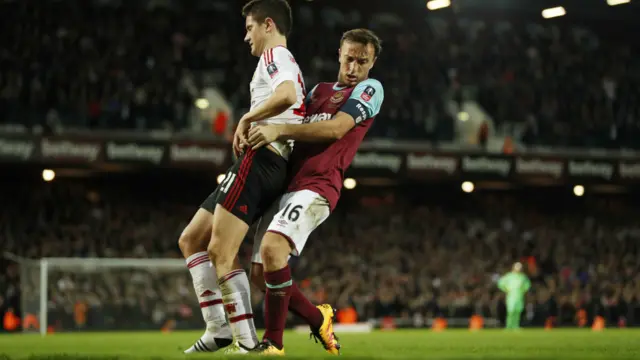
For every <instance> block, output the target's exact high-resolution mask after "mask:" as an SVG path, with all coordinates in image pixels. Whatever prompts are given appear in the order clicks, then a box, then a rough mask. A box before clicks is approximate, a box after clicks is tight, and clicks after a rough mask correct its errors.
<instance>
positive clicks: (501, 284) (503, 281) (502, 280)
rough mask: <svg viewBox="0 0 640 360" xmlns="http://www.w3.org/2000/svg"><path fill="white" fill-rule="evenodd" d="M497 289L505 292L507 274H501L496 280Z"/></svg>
mask: <svg viewBox="0 0 640 360" xmlns="http://www.w3.org/2000/svg"><path fill="white" fill-rule="evenodd" d="M498 289H500V290H502V292H507V276H506V275H505V276H503V277H501V278H500V280H498Z"/></svg>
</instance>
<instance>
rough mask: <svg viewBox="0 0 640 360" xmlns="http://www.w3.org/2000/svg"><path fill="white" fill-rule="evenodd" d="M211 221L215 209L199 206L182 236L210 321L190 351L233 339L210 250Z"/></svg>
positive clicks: (204, 312) (213, 347)
mask: <svg viewBox="0 0 640 360" xmlns="http://www.w3.org/2000/svg"><path fill="white" fill-rule="evenodd" d="M211 224H212V215H211V213H210V212H208V211H206V210H204V209H198V211H197V212H196V214H195V215H194V216H193V218H192V219H191V221H190V222H189V225H187V227H186V228H185V229H184V231H183V232H182V234H181V235H180V239H179V240H178V246H179V247H180V250H181V251H182V255H183V256H184V258H185V259H186V262H187V267H188V268H189V272H190V273H191V279H192V281H193V287H194V289H195V291H196V296H197V297H198V302H199V303H200V309H201V311H202V317H203V318H204V321H205V323H206V330H205V333H204V334H203V335H202V337H201V338H200V339H198V341H196V342H195V344H193V345H192V346H191V347H190V348H189V349H187V350H186V351H185V353H187V354H189V353H195V352H209V351H216V350H218V349H220V348H223V347H226V346H228V345H230V344H231V343H232V342H233V335H232V334H231V329H230V328H229V325H228V324H227V320H226V318H225V313H224V307H223V305H222V294H221V292H220V289H218V279H217V276H216V273H215V269H213V267H212V265H211V261H210V260H209V255H208V253H207V246H208V244H209V240H210V239H211ZM236 261H237V259H236Z"/></svg>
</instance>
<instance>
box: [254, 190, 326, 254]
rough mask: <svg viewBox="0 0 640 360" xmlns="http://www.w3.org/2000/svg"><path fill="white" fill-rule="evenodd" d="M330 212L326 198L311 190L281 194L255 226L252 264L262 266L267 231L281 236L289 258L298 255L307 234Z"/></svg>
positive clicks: (307, 236)
mask: <svg viewBox="0 0 640 360" xmlns="http://www.w3.org/2000/svg"><path fill="white" fill-rule="evenodd" d="M330 212H331V210H330V208H329V202H328V201H327V199H325V198H324V197H323V196H322V195H320V194H318V193H316V192H314V191H311V190H300V191H295V192H290V193H286V194H284V195H282V197H280V199H279V200H276V201H275V202H274V203H273V205H271V208H269V210H267V212H265V214H264V215H263V216H262V218H261V219H260V222H259V223H258V228H257V229H256V234H255V237H254V239H253V256H252V258H251V261H252V262H254V263H257V264H262V257H261V256H260V244H262V238H263V237H264V235H265V234H266V233H267V232H274V233H276V234H280V235H282V236H284V237H285V238H286V239H287V240H289V243H291V245H292V246H293V250H291V255H294V256H299V255H300V253H301V252H302V249H303V248H304V245H305V244H306V243H307V239H308V238H309V235H311V233H312V232H313V230H315V229H316V228H317V227H318V226H319V225H320V224H322V222H324V221H325V220H326V219H327V218H328V217H329V214H330Z"/></svg>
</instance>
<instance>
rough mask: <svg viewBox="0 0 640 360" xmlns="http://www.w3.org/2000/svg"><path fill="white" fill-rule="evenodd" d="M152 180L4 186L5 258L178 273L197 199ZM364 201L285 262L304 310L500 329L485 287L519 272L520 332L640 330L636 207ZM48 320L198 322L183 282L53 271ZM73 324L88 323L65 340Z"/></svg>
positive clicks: (457, 195) (546, 201)
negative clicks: (129, 261) (305, 298)
mask: <svg viewBox="0 0 640 360" xmlns="http://www.w3.org/2000/svg"><path fill="white" fill-rule="evenodd" d="M165 180H166V181H167V182H166V183H164V184H162V185H159V184H158V185H150V184H152V182H151V181H142V180H139V181H137V182H136V181H131V180H130V179H122V180H114V179H111V180H109V181H103V180H100V181H97V180H95V181H94V180H86V179H85V180H82V181H66V180H60V181H54V182H52V183H40V184H39V185H38V184H37V183H35V182H33V181H31V182H25V183H24V184H23V185H21V186H13V187H12V188H11V190H7V188H6V187H3V190H2V196H3V198H5V199H9V200H10V201H15V202H14V204H16V206H13V207H11V208H7V207H4V208H2V210H0V234H1V236H2V238H3V250H5V251H9V252H12V253H14V254H16V255H18V256H21V257H27V258H33V259H37V258H40V257H46V256H55V257H80V258H83V257H111V258H113V257H128V258H152V259H159V258H174V259H180V253H179V250H178V248H177V239H178V236H179V234H180V232H181V230H182V229H183V228H184V226H185V225H186V224H187V222H188V221H189V219H190V218H191V216H192V215H193V213H194V212H195V210H196V209H197V204H199V201H200V199H201V198H203V197H204V196H205V195H206V194H207V193H208V191H210V190H209V187H210V184H209V183H207V182H206V181H203V180H202V179H200V180H198V179H189V183H190V186H189V187H188V188H186V187H184V185H183V181H184V180H182V182H181V180H179V179H175V180H168V179H165ZM168 189H171V190H170V191H169V190H168ZM369 192H370V191H367V190H366V189H362V190H361V191H356V190H354V191H352V192H347V193H346V194H345V195H344V196H343V199H342V200H341V204H340V207H339V209H338V210H337V212H336V213H335V214H333V215H332V216H331V218H330V219H329V220H328V222H327V223H325V224H323V225H322V226H321V227H320V228H319V229H318V231H317V232H315V233H314V234H313V235H312V236H311V239H310V241H309V243H308V247H307V248H305V251H304V255H303V256H302V257H301V258H299V259H296V260H295V261H294V263H293V264H294V275H295V277H296V279H297V280H298V281H299V282H300V284H301V286H302V287H303V288H304V291H305V292H306V293H307V294H308V295H309V296H310V297H311V299H313V300H314V301H315V302H318V303H323V302H326V301H329V302H331V303H334V304H336V305H337V306H338V308H340V309H342V310H345V311H347V312H352V313H354V314H357V319H358V320H360V321H364V320H368V319H381V318H384V317H395V318H400V319H402V320H403V321H407V322H409V323H413V322H416V323H417V324H420V323H421V321H424V320H425V319H429V318H434V317H448V318H469V317H470V316H472V315H481V316H483V317H485V318H493V319H501V318H502V317H503V316H504V314H503V309H504V304H503V302H504V298H503V295H502V294H501V293H500V291H498V289H497V288H496V281H497V279H498V277H499V276H500V275H502V274H504V273H505V272H507V271H509V269H510V267H511V265H512V264H513V262H515V261H522V262H523V263H524V264H525V268H526V271H527V274H528V275H529V277H530V278H531V280H532V283H533V287H532V290H531V291H530V293H529V294H528V297H527V307H526V311H525V314H524V316H525V321H524V323H525V324H528V325H539V326H541V325H543V324H544V323H545V321H546V320H547V319H548V318H549V317H556V322H557V323H556V324H557V326H563V325H564V326H566V325H578V324H579V320H580V318H579V317H578V315H579V314H580V313H581V310H583V311H584V312H585V314H583V315H584V316H590V317H591V318H592V317H593V316H595V315H602V316H605V317H606V319H607V321H608V323H610V324H618V323H621V324H626V325H628V326H631V325H640V272H639V271H638V270H639V269H638V264H640V229H638V227H637V226H636V225H630V224H634V219H635V218H637V214H638V211H637V210H638V209H637V201H636V200H637V199H635V198H630V197H625V196H602V197H592V198H589V199H586V198H573V197H571V196H564V195H561V194H560V192H559V191H557V192H556V191H552V190H549V191H547V192H544V191H539V192H537V193H535V194H533V195H532V194H531V193H530V192H528V191H515V192H506V193H502V192H485V193H472V194H465V193H462V192H461V191H459V190H457V191H456V189H455V188H453V189H452V188H447V186H446V185H442V186H440V187H438V186H434V187H432V188H431V189H430V190H425V189H421V188H420V186H419V185H415V186H405V188H404V189H397V188H389V189H384V190H376V192H375V193H376V194H375V195H371V194H369ZM18 199H20V201H18ZM559 202H560V203H559ZM488 209H490V210H488ZM246 240H247V241H246V242H245V244H244V245H243V249H242V251H241V258H242V261H243V262H244V264H247V266H248V264H249V260H250V254H251V251H250V249H251V241H252V238H251V236H248V237H247V239H246ZM19 269H20V267H19V266H18V265H17V264H13V263H9V262H6V261H5V262H4V263H3V272H2V274H3V275H2V276H0V296H1V298H0V299H1V300H0V303H4V307H5V309H6V308H7V307H16V308H20V307H22V308H23V310H24V311H27V312H34V313H35V312H36V311H37V309H38V306H39V299H40V296H39V271H38V267H37V266H36V265H31V266H27V267H25V268H24V269H25V270H24V271H23V272H22V279H20V277H19V275H20V272H19ZM20 281H22V282H20ZM20 288H21V289H22V294H21V295H20V291H19V289H20ZM253 300H254V306H255V311H256V314H257V316H256V319H257V322H258V324H260V323H261V321H262V319H261V316H260V315H259V314H261V311H262V303H261V301H262V294H261V293H260V292H259V291H255V292H254V294H253ZM80 305H82V307H80V308H79V309H78V308H77V307H78V306H80ZM48 306H49V309H50V319H51V321H52V324H59V326H61V328H64V329H75V328H77V327H79V326H86V327H91V326H94V327H107V328H108V327H113V328H122V327H132V328H138V327H143V328H149V327H154V326H162V325H163V324H165V322H166V321H168V320H176V321H178V323H179V324H180V326H195V327H198V326H199V325H200V321H201V320H200V316H201V315H200V312H199V311H198V304H197V302H196V299H195V297H194V295H193V290H192V285H191V282H190V278H189V273H188V272H187V271H186V270H184V269H182V268H168V269H163V267H162V266H158V267H154V268H149V269H148V270H146V269H145V270H134V269H130V268H110V269H97V270H95V269H93V270H92V269H91V268H90V267H89V268H85V267H66V268H59V269H56V268H53V269H51V273H50V276H49V305H48ZM80 310H82V311H85V312H86V315H85V317H80V318H81V319H84V320H82V321H81V322H80V324H81V325H78V324H76V323H77V318H76V317H77V312H78V311H80ZM91 314H93V316H90V315H91ZM583 325H584V324H583Z"/></svg>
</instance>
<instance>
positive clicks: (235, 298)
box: [218, 270, 258, 348]
mask: <svg viewBox="0 0 640 360" xmlns="http://www.w3.org/2000/svg"><path fill="white" fill-rule="evenodd" d="M218 285H219V286H220V291H222V301H224V309H225V310H226V312H227V316H228V317H229V325H230V326H231V331H232V332H233V337H234V338H235V340H236V341H238V342H239V343H241V344H242V345H243V346H245V347H247V348H253V347H255V346H256V345H258V334H257V333H256V326H255V325H254V323H253V311H252V310H251V296H250V293H249V289H250V288H249V278H247V274H246V273H245V272H244V270H234V271H232V272H230V273H228V274H226V275H224V276H222V277H220V279H219V280H218Z"/></svg>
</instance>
